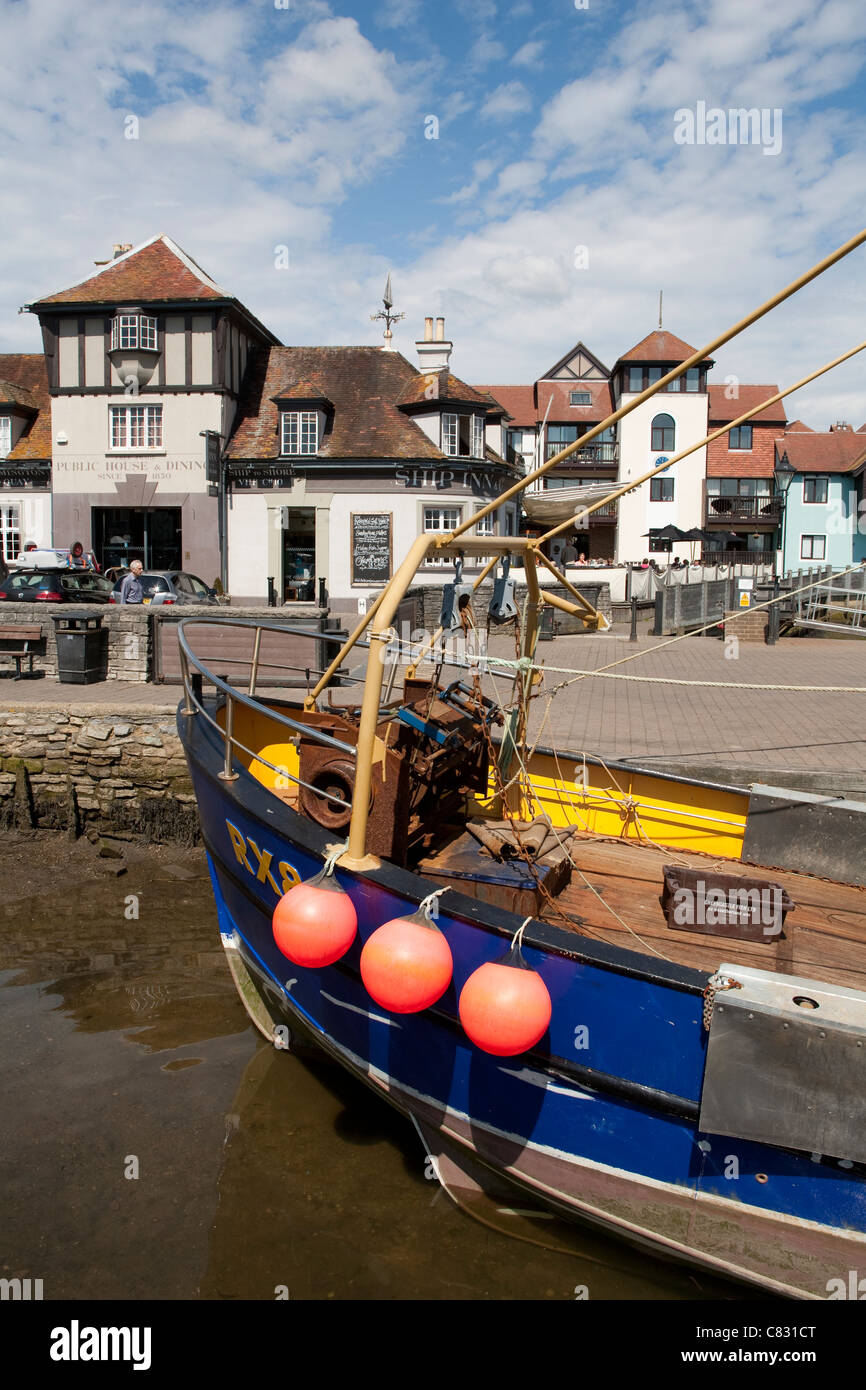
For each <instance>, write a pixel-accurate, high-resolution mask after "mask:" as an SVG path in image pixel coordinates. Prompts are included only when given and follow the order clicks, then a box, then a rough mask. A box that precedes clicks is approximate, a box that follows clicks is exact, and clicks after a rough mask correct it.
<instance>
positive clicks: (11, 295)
mask: <svg viewBox="0 0 866 1390" xmlns="http://www.w3.org/2000/svg"><path fill="white" fill-rule="evenodd" d="M119 16H122V19H119ZM0 22H2V32H3V35H4V51H5V55H6V59H7V61H6V64H5V65H4V66H5V73H4V83H3V90H2V92H0V158H2V160H3V177H4V184H3V187H4V198H3V200H2V206H0V228H2V233H3V251H4V254H3V257H2V260H0V348H2V349H3V350H5V351H27V350H35V349H36V348H37V347H38V341H37V337H36V332H35V323H34V322H33V320H32V319H31V318H30V317H29V316H21V317H19V316H18V314H17V310H18V307H19V305H21V304H22V303H24V302H27V301H29V300H31V299H35V298H38V297H39V295H41V294H44V293H49V292H52V291H54V290H57V289H60V288H63V287H65V286H68V285H72V284H74V283H76V282H78V281H80V280H82V279H84V278H86V276H87V274H88V273H89V272H90V271H91V270H92V268H93V266H92V263H93V261H94V260H95V259H98V258H102V257H105V256H106V255H108V254H110V248H111V245H112V243H114V242H116V241H128V242H133V243H138V242H140V241H143V240H145V239H147V238H148V237H150V236H152V235H153V234H155V233H158V232H167V233H168V234H169V235H170V236H172V237H174V239H175V240H176V241H178V242H179V243H180V244H181V245H182V246H183V247H184V249H185V250H187V251H188V252H189V254H190V255H192V256H193V257H194V258H195V259H196V260H198V261H199V262H200V263H201V264H202V265H203V266H204V267H205V268H206V269H207V270H208V272H209V273H210V274H212V275H213V276H214V277H215V278H216V279H217V280H218V281H219V282H220V283H221V284H222V285H223V286H224V287H225V288H226V289H227V290H228V291H229V292H231V293H233V294H236V295H237V296H238V297H239V298H241V299H242V300H243V301H244V302H245V303H247V304H248V305H249V307H250V308H251V309H252V310H253V311H254V312H255V313H256V314H258V315H259V317H261V318H262V319H263V320H264V321H265V322H266V323H267V324H268V325H269V327H271V328H272V329H273V330H274V332H276V333H277V334H278V335H279V336H280V337H281V338H282V339H283V340H284V341H286V342H309V343H316V342H331V343H340V342H343V343H355V342H373V341H376V334H377V331H378V330H377V329H376V327H375V326H374V325H373V324H372V323H371V322H370V314H371V312H374V311H375V310H376V309H377V308H378V307H379V306H378V299H379V296H380V294H381V288H382V284H383V282H384V278H385V275H386V273H387V272H388V271H389V270H391V271H392V272H393V283H394V290H395V297H396V299H397V307H398V308H399V309H403V310H405V312H406V315H407V317H406V320H405V322H404V323H403V324H401V325H399V327H398V329H397V336H396V340H395V341H396V345H397V346H398V347H399V348H400V349H401V350H402V351H404V352H405V353H406V355H407V356H408V357H410V359H412V358H413V356H414V351H413V343H414V339H415V337H416V336H418V335H419V334H420V332H421V329H422V325H423V318H424V315H425V314H440V313H442V314H445V316H446V320H447V327H448V333H449V336H451V337H452V338H453V340H454V343H455V350H454V357H453V366H454V369H455V370H456V371H457V372H458V373H459V374H460V375H462V376H464V377H466V378H467V379H468V380H470V381H490V382H519V381H529V380H531V379H533V377H534V376H535V375H537V374H538V373H539V372H541V371H542V370H544V369H545V368H547V367H549V366H550V365H551V364H552V363H553V362H554V361H556V360H557V359H558V358H559V357H560V356H562V354H563V353H564V352H565V351H566V349H567V348H568V347H569V346H570V345H571V344H572V343H574V342H575V341H577V340H578V339H583V340H584V341H585V342H586V343H587V344H588V345H589V346H590V348H591V349H592V350H593V351H594V352H596V353H597V355H598V356H600V357H601V358H602V360H604V361H606V362H607V363H608V365H611V364H612V362H613V360H614V359H615V358H616V356H617V355H618V354H619V353H620V352H623V351H625V350H626V349H627V348H628V347H630V346H631V345H632V344H633V343H634V342H636V341H637V340H638V339H639V338H641V337H643V336H644V334H646V333H647V332H648V331H650V329H652V328H653V327H654V326H655V322H656V317H657V305H658V290H659V288H661V287H663V288H664V291H665V326H666V327H668V328H670V329H671V330H672V331H673V332H675V333H677V334H678V335H679V336H680V337H683V338H685V339H686V340H687V341H689V342H691V343H693V344H695V345H698V344H700V343H701V342H704V341H707V340H708V339H709V338H711V337H712V336H714V335H715V334H716V333H717V332H718V331H720V330H721V329H722V328H723V327H725V326H726V325H727V324H728V323H729V322H731V321H733V320H734V319H736V318H739V317H740V316H741V314H742V313H744V312H745V311H746V310H747V309H748V308H749V307H750V306H751V305H753V304H754V303H755V302H757V301H758V300H761V299H763V298H764V297H766V296H767V295H769V294H770V293H771V292H772V290H774V289H775V288H777V287H779V286H781V285H782V284H784V283H785V282H786V281H788V280H789V279H791V278H793V276H794V275H796V274H797V273H798V272H799V271H800V270H802V269H804V268H805V267H806V266H808V265H810V264H811V263H812V262H813V261H815V260H817V259H818V258H819V257H820V256H821V255H823V254H825V253H826V252H827V251H828V250H829V249H831V248H832V247H833V246H834V245H836V244H837V243H839V242H841V241H842V240H845V239H846V238H847V237H848V236H850V235H851V234H852V233H853V232H854V231H856V230H859V228H860V226H861V225H862V223H863V222H864V220H866V218H864V212H863V189H864V187H866V153H864V151H866V140H864V135H866V130H864V114H866V113H864V87H866V84H864V77H863V65H864V51H866V8H864V7H863V6H862V3H861V0H785V4H784V5H776V6H764V5H756V4H755V3H754V0H707V3H704V4H702V5H701V6H699V7H698V6H695V5H694V4H693V3H691V0H653V3H652V4H649V3H644V4H625V3H619V2H618V0H588V3H587V5H586V7H585V8H580V9H579V8H577V6H576V5H575V3H574V0H439V2H438V3H433V0H423V2H422V0H327V3H326V0H288V6H287V7H285V8H284V7H282V6H281V7H279V8H278V6H277V4H275V3H274V2H273V0H244V3H231V4H221V3H211V4H205V3H201V0H195V2H194V3H186V0H149V3H148V4H146V5H140V6H124V7H122V9H118V7H117V5H116V4H115V3H114V0H88V4H87V5H86V6H61V5H59V4H57V2H56V0H0ZM699 102H702V103H704V104H705V106H706V107H707V108H710V109H712V108H722V109H723V110H725V111H726V112H727V111H728V110H730V109H732V108H739V107H743V108H757V109H759V110H761V109H764V110H766V112H767V119H768V120H769V119H771V118H772V119H774V120H776V126H775V127H774V130H775V132H776V134H777V135H778V137H780V139H778V140H776V142H775V143H776V144H778V145H779V146H780V147H779V148H778V149H776V150H775V152H773V153H764V146H766V145H769V139H767V140H765V141H764V143H763V145H762V144H761V143H757V144H742V143H736V142H735V143H728V142H726V143H724V144H716V145H712V144H707V143H700V144H699V143H695V144H689V145H683V144H679V143H677V142H676V140H675V138H674V132H675V126H676V112H677V111H678V110H682V109H690V110H694V111H697V109H698V108H697V104H698V103H699ZM777 111H778V112H781V118H780V120H779V119H777V118H774V117H773V113H774V112H777ZM130 116H135V117H136V119H137V122H138V130H137V135H138V138H137V139H134V140H132V139H128V138H126V134H125V132H126V131H127V130H128V128H129V117H130ZM431 117H435V120H436V122H438V138H437V139H427V138H425V130H426V131H430V130H431V122H430V118H431ZM767 131H768V133H769V126H768V127H767ZM283 245H285V246H288V248H289V268H288V270H278V269H277V268H276V266H275V248H277V247H278V246H283ZM580 248H582V250H581V249H580ZM864 267H866V250H863V251H860V252H859V253H855V255H854V256H853V257H852V258H850V259H849V261H848V262H847V263H845V264H844V265H843V266H840V267H837V268H836V269H835V270H834V271H832V272H830V273H829V274H828V275H827V276H826V277H824V279H823V280H822V281H820V282H819V283H818V284H816V285H814V286H812V287H810V288H809V289H808V290H806V291H804V292H803V294H802V295H801V296H799V297H798V299H797V300H796V301H794V302H793V303H791V304H789V305H787V306H785V307H783V308H782V309H781V310H780V311H778V312H777V313H776V314H775V315H774V316H773V317H772V318H771V319H770V320H769V321H767V322H766V323H764V324H762V325H758V326H756V327H755V328H754V329H752V330H750V332H749V333H748V334H747V335H746V336H745V337H744V338H743V339H742V340H741V341H740V342H739V343H738V344H736V345H732V346H731V347H729V348H727V349H724V350H723V351H722V353H720V354H719V356H718V364H719V370H718V373H717V379H720V378H721V376H722V374H723V373H725V372H733V373H736V374H738V375H739V376H740V377H741V379H742V380H744V381H752V382H778V383H780V384H782V383H785V382H787V381H789V380H793V379H795V378H797V377H799V376H801V375H803V374H804V373H805V372H806V371H808V370H809V369H810V368H812V367H814V366H815V365H817V364H818V363H820V362H821V361H823V360H825V359H827V358H829V357H831V356H834V355H836V354H837V353H838V352H840V351H842V350H844V349H845V348H847V347H849V346H851V345H853V344H854V343H855V342H857V341H858V340H859V338H860V337H861V336H863V334H864V329H863V321H862V312H861V309H860V306H861V305H862V303H863V299H864V294H863V292H864V288H866V269H864ZM864 366H866V363H862V362H860V361H859V359H858V360H857V361H856V362H855V363H854V364H852V365H851V366H849V367H846V368H844V369H841V370H840V371H839V372H838V373H837V374H834V376H833V377H831V378H828V379H827V381H826V382H825V383H824V384H819V385H816V386H815V387H811V388H807V390H806V391H805V392H803V393H802V395H801V396H800V397H798V398H796V400H795V402H794V403H793V405H792V406H791V407H790V411H791V414H792V415H793V414H797V415H800V416H802V417H803V418H804V419H806V420H807V421H808V422H809V423H812V424H814V425H816V426H818V427H826V426H827V425H828V424H829V423H831V422H832V421H833V420H835V419H837V418H846V419H849V420H851V421H852V423H854V424H855V425H859V424H861V423H863V421H864V420H866V392H864V389H863V384H864V381H866V371H864Z"/></svg>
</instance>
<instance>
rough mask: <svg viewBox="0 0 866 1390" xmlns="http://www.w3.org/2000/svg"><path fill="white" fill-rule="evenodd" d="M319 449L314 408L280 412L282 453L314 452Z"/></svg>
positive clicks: (317, 419) (317, 425)
mask: <svg viewBox="0 0 866 1390" xmlns="http://www.w3.org/2000/svg"><path fill="white" fill-rule="evenodd" d="M318 450H319V416H318V414H317V412H316V411H315V410H284V411H283V412H282V446H281V453H283V454H316V453H318Z"/></svg>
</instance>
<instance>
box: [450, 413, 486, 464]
mask: <svg viewBox="0 0 866 1390" xmlns="http://www.w3.org/2000/svg"><path fill="white" fill-rule="evenodd" d="M442 452H443V454H448V455H450V456H451V457H453V458H473V459H483V458H484V416H483V415H443V416H442Z"/></svg>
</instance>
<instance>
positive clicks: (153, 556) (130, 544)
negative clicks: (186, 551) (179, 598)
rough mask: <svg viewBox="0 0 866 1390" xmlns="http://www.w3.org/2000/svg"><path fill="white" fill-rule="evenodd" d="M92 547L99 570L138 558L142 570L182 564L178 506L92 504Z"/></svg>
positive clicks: (178, 567)
mask: <svg viewBox="0 0 866 1390" xmlns="http://www.w3.org/2000/svg"><path fill="white" fill-rule="evenodd" d="M92 510H93V548H94V550H95V551H96V557H97V559H98V560H99V563H100V564H101V566H102V568H103V570H105V569H108V568H109V567H111V566H113V565H127V566H128V565H129V564H130V563H131V562H132V561H133V560H140V561H141V563H142V564H143V565H144V568H145V569H146V570H179V569H181V568H182V564H181V560H182V556H183V532H182V526H181V509H180V507H94V508H93V509H92Z"/></svg>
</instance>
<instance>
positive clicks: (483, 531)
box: [425, 507, 494, 536]
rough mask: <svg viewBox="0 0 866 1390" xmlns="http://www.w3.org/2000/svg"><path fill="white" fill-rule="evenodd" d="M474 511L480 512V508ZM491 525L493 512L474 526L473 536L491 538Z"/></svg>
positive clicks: (492, 523) (492, 532)
mask: <svg viewBox="0 0 866 1390" xmlns="http://www.w3.org/2000/svg"><path fill="white" fill-rule="evenodd" d="M476 510H477V511H480V510H481V508H480V507H479V508H476ZM457 525H458V526H459V525H460V523H459V521H458V522H457ZM493 525H494V513H493V512H488V513H487V515H486V516H483V517H482V518H481V520H480V521H478V522H476V524H475V534H476V536H492V535H493V534H494V531H493ZM425 529H426V528H425Z"/></svg>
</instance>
